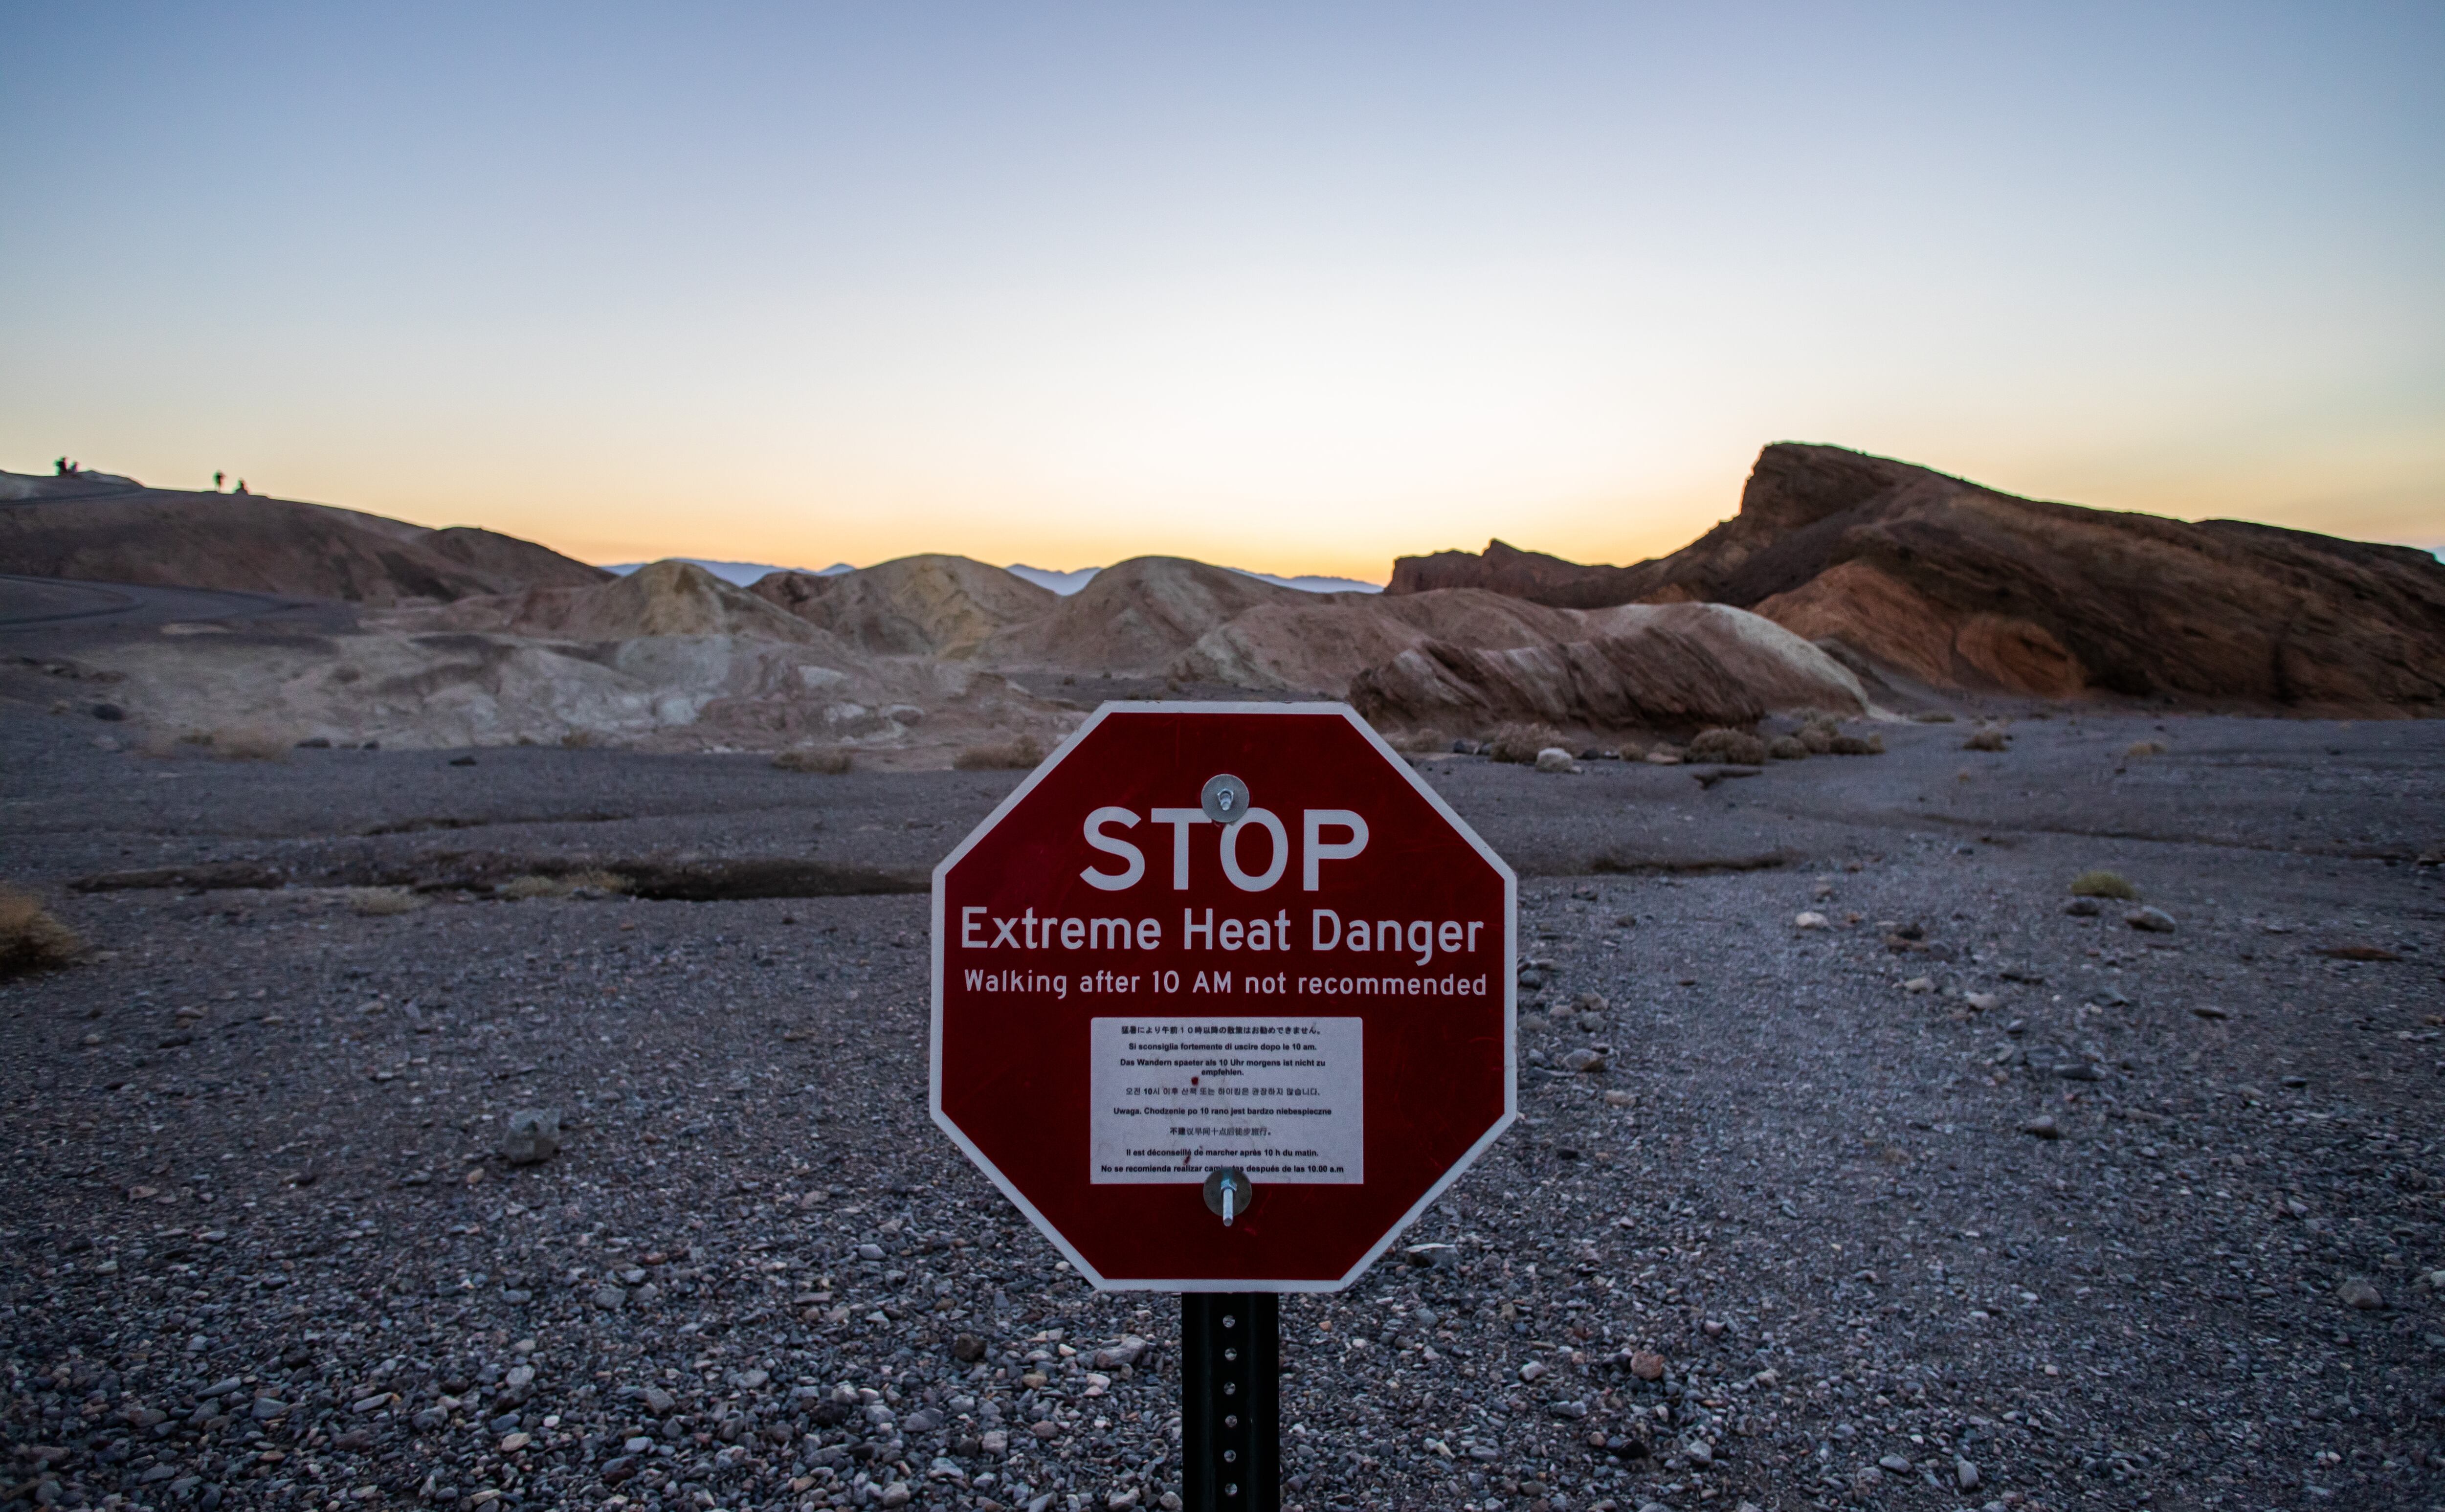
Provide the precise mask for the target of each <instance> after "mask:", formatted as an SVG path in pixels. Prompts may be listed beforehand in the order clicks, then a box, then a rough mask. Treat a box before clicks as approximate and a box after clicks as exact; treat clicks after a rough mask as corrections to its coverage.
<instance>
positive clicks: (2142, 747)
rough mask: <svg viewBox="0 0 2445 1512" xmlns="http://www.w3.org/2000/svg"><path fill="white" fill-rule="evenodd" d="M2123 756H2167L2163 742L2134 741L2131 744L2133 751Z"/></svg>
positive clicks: (2130, 750)
mask: <svg viewBox="0 0 2445 1512" xmlns="http://www.w3.org/2000/svg"><path fill="white" fill-rule="evenodd" d="M2122 754H2123V755H2124V756H2163V755H2164V754H2165V742H2164V741H2162V740H2134V741H2132V742H2131V749H2129V750H2127V751H2125V752H2123V753H2122Z"/></svg>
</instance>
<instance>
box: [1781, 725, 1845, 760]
mask: <svg viewBox="0 0 2445 1512" xmlns="http://www.w3.org/2000/svg"><path fill="white" fill-rule="evenodd" d="M1809 728H1810V729H1812V730H1813V729H1815V728H1816V726H1815V725H1811V726H1809ZM1825 748H1826V749H1827V750H1829V751H1830V750H1832V749H1833V748H1834V742H1833V741H1832V740H1831V739H1830V738H1829V739H1828V740H1827V741H1826V742H1825ZM1765 754H1766V755H1768V756H1772V757H1774V758H1775V759H1776V760H1777V761H1805V760H1807V759H1808V757H1809V756H1810V755H1811V753H1810V751H1809V748H1808V742H1807V741H1805V740H1803V739H1801V737H1798V736H1796V735H1782V736H1777V737H1775V738H1774V739H1773V740H1772V741H1771V742H1770V743H1768V745H1767V746H1766V748H1765Z"/></svg>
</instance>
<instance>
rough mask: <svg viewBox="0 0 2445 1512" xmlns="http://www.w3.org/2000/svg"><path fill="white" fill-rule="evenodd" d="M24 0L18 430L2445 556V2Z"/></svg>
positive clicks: (1473, 520)
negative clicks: (1964, 507)
mask: <svg viewBox="0 0 2445 1512" xmlns="http://www.w3.org/2000/svg"><path fill="white" fill-rule="evenodd" d="M12 21H13V22H14V25H13V26H12V28H11V33H10V36H9V61H10V63H11V64H12V65H13V66H12V69H11V75H10V84H11V90H12V93H11V103H12V105H13V106H14V107H15V108H13V109H12V110H11V111H9V113H8V115H7V117H6V119H5V120H0V144H5V149H6V150H5V151H0V176H5V179H6V182H7V183H8V186H9V190H10V191H11V203H12V204H13V205H15V206H17V207H19V209H18V215H17V218H16V219H15V220H14V221H12V223H11V234H10V235H9V236H7V237H5V238H0V289H5V290H7V295H6V297H0V352H6V353H7V354H8V361H7V362H6V363H0V459H5V460H7V461H8V462H9V465H12V466H13V467H16V468H29V469H32V470H35V471H47V470H48V465H47V464H48V462H49V459H50V458H51V457H54V456H57V455H59V454H61V453H63V452H65V453H68V454H71V455H73V456H75V457H77V458H78V459H80V460H81V461H83V462H84V463H85V464H86V465H88V466H91V467H95V468H98V469H104V470H108V471H113V472H121V473H125V474H129V475H132V476H137V477H140V478H141V479H143V480H144V481H146V482H148V483H152V484H154V485H156V486H161V487H191V488H201V487H208V486H209V483H210V478H211V476H212V474H213V472H214V470H215V469H220V470H223V471H225V472H227V473H228V474H229V475H230V476H232V477H233V478H235V477H239V476H244V477H245V478H246V479H247V480H248V482H249V484H250V485H251V486H252V488H254V489H255V490H257V491H259V492H268V493H272V494H276V495H282V496H286V497H291V498H306V499H312V500H316V501H319V502H325V503H330V504H336V505H341V506H344V507H346V508H351V509H361V510H365V511H369V512H372V513H382V514H388V515H392V516H395V517H398V518H401V519H407V520H411V521H415V522H417V523H420V524H432V525H447V524H475V525H481V526H484V527H487V528H489V529H494V530H498V531H502V532H507V533H510V534H513V535H518V536H522V537H525V538H527V539H531V540H534V541H538V542H540V543H542V544H544V545H547V546H551V547H552V548H554V549H555V550H558V551H565V552H567V553H569V554H570V555H572V556H577V557H581V558H584V559H588V560H593V561H603V562H617V561H633V560H644V559H650V558H654V557H659V556H665V555H685V556H695V557H703V558H709V559H717V560H738V561H764V562H774V563H778V564H784V565H795V566H807V567H812V568H822V567H826V566H830V565H831V564H833V563H835V562H843V561H846V562H849V563H852V564H856V565H871V564H873V563H876V562H880V561H885V560H888V559H891V558H894V557H898V556H904V555H908V554H912V553H916V552H922V551H949V552H955V553H958V554H961V555H964V556H970V557H974V558H977V559H979V560H981V561H988V562H994V563H997V564H1001V565H1007V564H1009V563H1013V562H1023V563H1027V564H1029V565H1032V566H1038V567H1046V568H1055V569H1074V568H1078V567H1083V566H1088V565H1110V564H1111V563H1112V562H1114V561H1117V560H1123V559H1126V558H1128V557H1129V556H1132V555H1142V554H1149V553H1161V554H1170V555H1179V556H1188V557H1194V558H1196V559H1199V560H1202V561H1207V562H1213V563H1219V564H1227V565H1230V566H1235V567H1241V568H1245V569H1252V570H1259V571H1266V572H1273V573H1278V574H1281V575H1284V576H1297V575H1301V574H1307V573H1316V574H1326V575H1334V576H1343V577H1352V578H1356V579H1361V580H1364V581H1370V582H1378V583H1380V582H1382V581H1383V580H1384V578H1385V577H1386V575H1387V574H1388V573H1389V572H1390V568H1391V563H1392V560H1393V559H1394V558H1395V557H1397V556H1402V555H1416V554H1422V553H1427V552H1432V551H1441V550H1448V549H1458V550H1464V551H1478V550H1481V549H1483V548H1484V544H1485V543H1486V541H1487V540H1488V539H1489V538H1498V537H1499V538H1501V539H1502V540H1505V541H1508V542H1510V543H1511V544H1513V545H1515V546H1518V547H1520V548H1521V549H1523V550H1529V551H1546V552H1550V553H1552V554H1555V555H1557V556H1561V557H1565V558H1568V559H1571V560H1574V561H1583V562H1591V563H1615V564H1621V563H1629V562H1633V561H1637V560H1641V559H1643V558H1646V557H1649V556H1654V555H1660V554H1664V553H1666V552H1670V551H1674V550H1677V549H1678V548H1680V547H1681V546H1684V545H1686V544H1688V543H1689V541H1690V540H1692V539H1694V538H1696V537H1697V536H1698V535H1700V534H1702V533H1703V532H1705V531H1706V530H1707V529H1708V527H1710V526H1712V525H1713V524H1714V523H1715V522H1717V521H1719V520H1722V519H1725V518H1726V517H1728V516H1730V515H1731V514H1733V513H1735V512H1736V511H1737V510H1738V508H1739V503H1740V493H1741V485H1742V482H1743V480H1744V478H1745V476H1746V475H1747V472H1748V469H1749V466H1750V464H1751V462H1752V460H1753V459H1754V458H1755V457H1756V455H1757V452H1758V449H1759V448H1760V447H1761V446H1763V445H1764V444H1766V443H1768V442H1771V441H1775V440H1784V439H1790V440H1808V441H1821V442H1828V443H1832V444H1836V445H1841V446H1848V447H1851V448H1854V449H1857V450H1859V451H1863V452H1868V453H1872V454H1875V455H1878V456H1884V457H1896V458H1900V459H1902V460H1905V461H1909V462H1913V463H1917V464H1920V465H1923V466H1927V467H1931V468H1934V469H1936V470H1938V471H1940V472H1945V473H1950V474H1953V475H1957V476H1964V477H1969V478H1971V479H1973V480H1975V481H1977V482H1980V483H1983V484H1986V485H1988V486H1989V487H1993V488H1996V489H2000V490H2002V491H2005V492H2006V493H2011V494H2017V495H2025V496H2029V497H2036V498H2045V499H2054V500H2059V501H2062V502H2067V503H2073V504H2081V505H2087V506H2090V507H2094V508H2100V509H2108V510H2128V511H2140V512H2145V513H2157V514H2163V515H2167V516H2170V517H2174V518H2180V519H2197V518H2204V517H2211V516H2230V517H2235V518H2241V519H2249V520H2257V521H2263V522H2266V523H2269V524H2276V525H2284V526H2288V527H2292V528H2296V529H2303V530H2311V531H2318V532H2325V533H2329V534H2334V535H2341V536H2348V537H2353V538H2357V539H2367V540H2377V541H2388V542H2396V543H2400V544H2405V545H2412V546H2418V547H2422V548H2426V549H2430V550H2435V549H2436V548H2438V547H2445V364H2440V363H2439V361H2438V357H2437V354H2438V353H2439V352H2440V351H2445V279H2439V278H2438V277H2437V276H2436V270H2437V269H2438V268H2440V267H2445V215H2440V214H2439V213H2438V205H2439V200H2438V197H2437V196H2436V185H2437V184H2438V183H2440V182H2445V91H2439V90H2437V89H2436V88H2435V87H2434V82H2435V80H2436V78H2437V77H2439V76H2445V9H2438V8H2436V7H2427V8H2420V7H2399V6H2397V7H2384V6H2380V7H2365V8H2348V7H2346V8H2332V7H2329V8H2305V7H2301V8H2288V9H2287V8H2261V9H2246V10H2244V11H2241V12H2235V11H2233V10H2231V9H2230V8H2225V7H2211V6H2208V5H2206V4H2205V3H2203V0H2169V3H2167V4H2165V5H2161V6H2156V7H2145V8H2129V7H2119V8H2118V7H2101V6H2092V7H2082V6H2080V5H2075V6H2074V7H2072V8H2071V9H2062V8H2053V9H2028V8H2024V9H2017V10H2015V9H2009V8H2005V9H1997V8H1962V7H1943V6H1933V5H1924V4H1915V3H1912V0H1897V3H1895V4H1893V5H1890V6H1887V7H1883V8H1871V9H1867V10H1847V11H1846V10H1830V9H1825V8H1822V7H1814V6H1807V5H1802V4H1799V3H1796V0H1760V3H1759V4H1758V5H1756V6H1752V7H1747V8H1731V9H1726V8H1706V7H1681V8H1672V7H1604V6H1577V7H1574V6H1563V7H1559V8H1549V9H1540V10H1537V11H1535V12H1533V13H1530V14H1521V13H1517V12H1513V11H1507V10H1490V9H1484V8H1479V9H1467V8H1459V7H1450V8H1443V7H1436V6H1432V5H1430V6H1428V7H1427V8H1425V9H1418V8H1414V7H1401V8H1397V9H1396V8H1390V7H1384V6H1381V5H1374V4H1370V3H1368V0H1360V3H1358V4H1354V5H1350V6H1343V7H1335V8H1329V9H1323V10H1317V9H1313V8H1309V9H1299V8H1277V9H1263V8H1259V9H1256V10H1247V9H1232V10H1225V9H1220V8H1200V7H1196V6H1183V7H1166V8H1150V9H1149V8H1136V9H1131V8H1124V7H1092V6H1089V7H1061V6H1055V7H1052V8H1049V9H1048V8H1010V7H993V6H986V5H980V4H975V3H972V0H943V4H942V5H941V6H939V7H934V8H928V9H924V10H922V11H919V10H909V9H905V8H903V9H893V8H887V7H869V8H857V7H797V8H789V7H783V8H775V9H756V8H743V9H741V8H716V9H712V10H709V11H708V10H689V11H684V12H681V11H674V10H670V9H667V8H665V9H653V8H643V7H628V6H622V5H618V4H614V5H612V6H609V7H595V8H588V9H586V10H585V11H583V12H578V11H571V12H569V13H566V14H563V13H561V12H558V11H556V10H555V9H553V8H552V7H551V6H550V5H546V6H543V7H526V8H518V7H513V8H506V9H504V8H474V7H455V6H453V5H452V4H450V3H448V0H445V3H444V4H443V5H441V6H439V7H434V8H421V9H417V10H414V11H385V10H383V9H379V8H362V7H354V8H352V7H311V6H305V5H299V4H295V3H293V0H267V3H266V4H264V5H262V6H258V7H252V8H235V9H231V8H208V7H202V6H195V5H192V4H188V3H185V0H170V3H169V4H167V5H164V6H161V7H159V8H156V9H151V10H148V11H147V12H146V20H145V23H144V25H142V26H129V25H126V24H125V23H124V21H123V19H121V18H119V17H118V16H116V14H115V13H114V12H111V11H110V10H108V9H106V8H102V9H97V8H92V7H50V8H41V7H30V8H20V10H19V12H18V13H17V14H15V15H13V16H12ZM96 79H108V80H110V81H112V96H113V103H112V108H110V109H109V110H107V111H101V112H97V111H96V110H94V109H93V108H92V106H93V97H92V93H91V91H92V89H93V87H94V86H93V84H92V81H94V80H96ZM215 80H230V81H241V80H242V81H244V86H243V87H229V88H215V87H202V86H201V84H203V82H205V81H215ZM1999 101H2019V102H2044V108H1998V102H1999Z"/></svg>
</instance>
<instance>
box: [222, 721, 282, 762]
mask: <svg viewBox="0 0 2445 1512" xmlns="http://www.w3.org/2000/svg"><path fill="white" fill-rule="evenodd" d="M296 747H297V742H296V741H295V740H294V739H292V738H290V737H288V736H286V735H283V734H281V733H280V732H279V731H277V730H271V729H267V728H265V727H264V726H262V725H259V724H240V725H233V726H232V727H231V728H229V729H226V730H215V731H214V732H213V735H212V753H213V755H214V756H215V757H216V758H217V759H219V760H222V761H286V760H288V759H289V752H291V751H293V750H295V749H296Z"/></svg>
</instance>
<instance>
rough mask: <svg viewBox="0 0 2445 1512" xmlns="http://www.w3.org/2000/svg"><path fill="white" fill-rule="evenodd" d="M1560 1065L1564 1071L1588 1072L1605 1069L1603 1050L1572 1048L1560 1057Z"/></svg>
mask: <svg viewBox="0 0 2445 1512" xmlns="http://www.w3.org/2000/svg"><path fill="white" fill-rule="evenodd" d="M1562 1067H1563V1069H1564V1070H1566V1071H1584V1072H1590V1073H1594V1072H1599V1071H1602V1070H1604V1069H1605V1055H1604V1052H1603V1051H1601V1050H1574V1051H1572V1052H1571V1053H1570V1054H1569V1055H1564V1056H1563V1057H1562Z"/></svg>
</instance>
